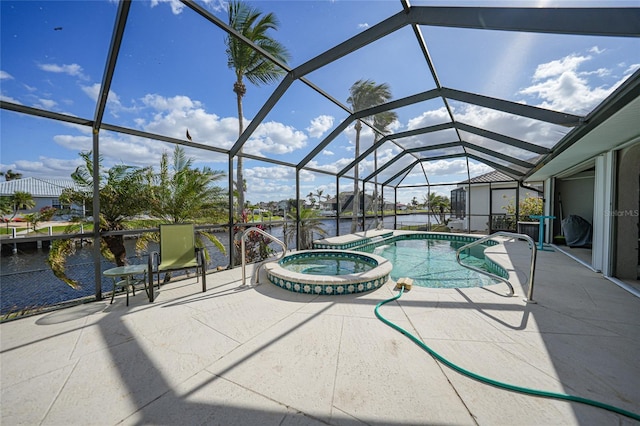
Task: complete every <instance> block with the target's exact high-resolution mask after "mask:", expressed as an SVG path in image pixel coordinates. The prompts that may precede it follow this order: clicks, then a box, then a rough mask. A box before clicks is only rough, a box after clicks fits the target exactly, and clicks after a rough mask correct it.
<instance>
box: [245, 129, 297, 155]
mask: <svg viewBox="0 0 640 426" xmlns="http://www.w3.org/2000/svg"><path fill="white" fill-rule="evenodd" d="M306 145H307V135H305V134H304V132H301V131H299V130H295V128H293V127H291V126H286V125H284V124H282V123H278V122H275V121H270V122H267V123H262V124H260V125H259V126H258V128H257V129H256V131H255V132H254V133H253V134H252V135H251V137H250V138H249V140H248V141H247V143H246V144H245V146H244V149H245V151H246V152H250V153H252V154H256V155H265V154H267V153H271V154H288V153H292V152H294V151H296V150H298V149H301V148H304V147H305V146H306Z"/></svg>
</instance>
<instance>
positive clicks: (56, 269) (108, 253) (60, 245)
mask: <svg viewBox="0 0 640 426" xmlns="http://www.w3.org/2000/svg"><path fill="white" fill-rule="evenodd" d="M80 157H81V158H82V159H83V160H84V164H83V165H81V166H79V167H78V168H77V169H76V171H75V172H73V173H72V174H71V178H72V179H73V181H74V182H75V184H76V185H77V187H78V189H71V188H67V189H65V190H64V191H63V192H62V195H61V196H60V201H62V202H63V203H65V204H76V205H83V204H90V202H91V200H92V199H93V185H94V182H93V156H92V153H91V151H89V152H81V153H80ZM98 167H99V169H100V172H99V182H98V186H99V193H98V195H99V197H100V232H107V231H119V230H123V229H127V228H128V227H129V223H128V221H129V220H131V219H132V218H134V217H135V216H137V215H139V214H142V213H144V212H145V210H146V209H147V207H148V205H149V201H148V198H149V190H148V189H149V187H148V185H147V180H146V176H147V174H148V172H149V170H150V169H149V168H137V167H133V166H127V165H124V164H118V165H115V166H113V167H111V168H110V169H108V170H102V158H99V160H98ZM76 227H77V225H76ZM73 231H76V232H77V229H74V225H71V228H70V229H69V232H73ZM100 242H101V247H100V251H101V253H102V255H103V256H104V257H105V258H107V259H108V260H110V261H112V262H114V263H115V264H116V265H118V266H123V265H125V264H126V261H127V252H126V248H125V245H124V236H123V235H106V236H103V237H102V238H101V239H100ZM74 250H75V245H74V243H73V241H72V240H55V241H54V242H53V244H52V245H51V249H50V251H49V257H48V259H47V262H48V263H49V265H50V266H51V269H52V271H53V273H54V275H55V276H56V277H58V278H60V279H61V280H63V281H64V282H66V283H67V284H69V285H70V286H71V287H74V288H76V287H78V286H79V283H78V282H77V281H75V280H73V279H71V278H69V277H68V276H67V275H66V272H65V267H66V259H67V257H68V256H69V255H70V254H72V253H73V252H74Z"/></svg>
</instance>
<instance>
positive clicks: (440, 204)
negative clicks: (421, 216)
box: [424, 192, 451, 225]
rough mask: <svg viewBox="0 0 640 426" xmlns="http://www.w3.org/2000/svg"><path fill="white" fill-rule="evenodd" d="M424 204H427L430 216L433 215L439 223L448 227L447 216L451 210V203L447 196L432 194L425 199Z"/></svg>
mask: <svg viewBox="0 0 640 426" xmlns="http://www.w3.org/2000/svg"><path fill="white" fill-rule="evenodd" d="M424 202H425V203H426V204H427V211H428V212H429V214H433V213H434V212H436V213H437V215H436V214H433V215H434V216H435V218H436V221H437V222H438V223H443V224H445V225H446V220H445V214H446V212H448V211H450V210H451V202H450V201H449V198H448V197H447V196H445V195H439V194H436V193H435V192H430V193H429V195H428V196H425V197H424Z"/></svg>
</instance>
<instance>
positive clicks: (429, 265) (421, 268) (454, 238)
mask: <svg viewBox="0 0 640 426" xmlns="http://www.w3.org/2000/svg"><path fill="white" fill-rule="evenodd" d="M365 234H366V235H359V236H354V237H353V238H345V237H332V238H326V239H323V240H318V241H314V244H313V246H314V248H319V249H330V248H334V249H342V250H354V251H358V252H363V253H373V254H377V255H379V256H381V257H382V258H384V259H387V260H389V262H390V263H391V264H392V265H393V269H392V271H391V278H392V279H393V280H395V281H397V280H398V279H399V278H402V277H409V278H412V279H413V280H414V285H415V286H420V287H432V288H469V287H483V286H487V285H492V284H497V283H499V282H500V281H498V280H494V279H491V278H490V277H487V276H486V275H483V274H480V273H478V272H475V271H472V270H470V269H467V268H464V267H462V266H460V265H459V264H458V262H457V261H456V250H457V249H458V248H460V247H462V246H463V245H465V244H468V243H471V242H473V241H476V240H478V239H479V238H481V237H480V236H477V235H468V234H457V233H445V232H442V233H438V232H421V231H391V230H380V231H379V232H371V233H365ZM495 244H497V242H495V241H492V240H489V241H487V242H486V243H483V244H482V245H477V246H474V247H472V248H471V250H468V251H467V252H465V253H462V254H461V259H462V261H463V263H465V264H468V265H471V266H474V267H477V268H480V269H482V270H485V271H488V272H491V273H493V274H495V275H498V276H501V277H504V278H507V277H508V276H509V274H508V272H507V271H506V270H505V269H504V268H503V267H501V266H500V265H498V264H496V263H494V262H492V261H491V260H490V259H485V256H484V250H485V248H487V247H489V246H492V245H495Z"/></svg>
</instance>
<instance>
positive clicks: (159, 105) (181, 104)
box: [142, 94, 202, 111]
mask: <svg viewBox="0 0 640 426" xmlns="http://www.w3.org/2000/svg"><path fill="white" fill-rule="evenodd" d="M142 103H143V104H145V105H146V106H149V107H151V108H154V109H156V110H158V111H175V110H179V111H188V110H192V109H197V108H202V103H201V102H199V101H193V100H191V98H189V97H188V96H174V97H172V98H166V97H164V96H160V95H156V94H148V95H145V96H144V97H143V98H142Z"/></svg>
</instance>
